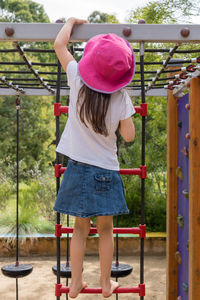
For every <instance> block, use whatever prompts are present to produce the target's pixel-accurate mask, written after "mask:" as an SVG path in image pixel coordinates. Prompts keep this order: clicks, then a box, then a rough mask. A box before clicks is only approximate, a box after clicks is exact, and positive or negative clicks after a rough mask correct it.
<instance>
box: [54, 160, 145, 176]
mask: <svg viewBox="0 0 200 300" xmlns="http://www.w3.org/2000/svg"><path fill="white" fill-rule="evenodd" d="M54 167H55V177H60V176H61V174H63V173H64V172H65V170H66V167H62V165H61V164H55V166H54ZM119 173H120V174H121V175H139V176H140V178H143V179H145V178H146V177H147V167H146V166H140V168H138V169H121V170H119Z"/></svg>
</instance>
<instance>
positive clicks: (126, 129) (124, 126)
mask: <svg viewBox="0 0 200 300" xmlns="http://www.w3.org/2000/svg"><path fill="white" fill-rule="evenodd" d="M119 132H120V134H121V136H122V137H123V139H124V140H125V141H126V142H132V141H133V140H134V138H135V126H134V124H133V120H132V118H131V117H130V118H128V119H125V120H121V121H120V122H119Z"/></svg>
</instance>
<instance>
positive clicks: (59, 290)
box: [55, 284, 145, 297]
mask: <svg viewBox="0 0 200 300" xmlns="http://www.w3.org/2000/svg"><path fill="white" fill-rule="evenodd" d="M67 293H69V287H68V286H62V284H56V288H55V296H56V297H61V295H62V294H67ZM80 293H81V294H102V289H101V288H84V289H82V291H81V292H80ZM113 293H114V294H128V293H138V294H139V296H145V284H139V285H138V287H119V288H117V289H116V290H114V292H113Z"/></svg>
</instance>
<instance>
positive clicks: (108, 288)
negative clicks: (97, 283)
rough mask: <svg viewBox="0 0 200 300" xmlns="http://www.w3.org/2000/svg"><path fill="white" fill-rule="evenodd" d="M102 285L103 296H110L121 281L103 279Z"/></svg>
mask: <svg viewBox="0 0 200 300" xmlns="http://www.w3.org/2000/svg"><path fill="white" fill-rule="evenodd" d="M101 287H102V295H103V297H104V298H108V297H110V296H111V295H112V293H113V291H114V290H115V289H117V288H118V287H119V283H118V282H116V281H113V280H110V282H104V283H102V281H101Z"/></svg>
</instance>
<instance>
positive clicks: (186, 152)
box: [181, 147, 189, 157]
mask: <svg viewBox="0 0 200 300" xmlns="http://www.w3.org/2000/svg"><path fill="white" fill-rule="evenodd" d="M181 152H182V153H183V154H184V155H185V156H187V157H188V156H189V151H188V149H187V148H186V147H183V149H182V150H181Z"/></svg>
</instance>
